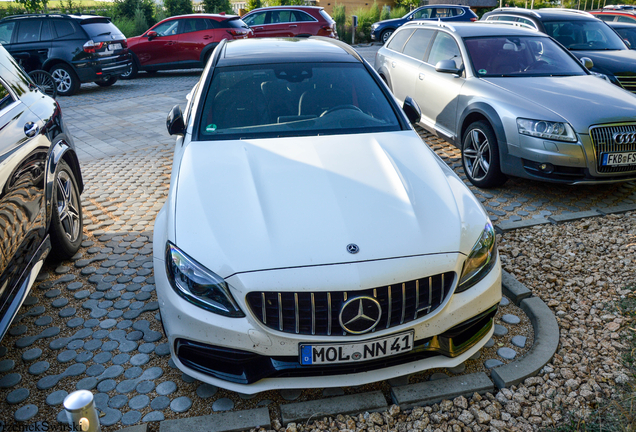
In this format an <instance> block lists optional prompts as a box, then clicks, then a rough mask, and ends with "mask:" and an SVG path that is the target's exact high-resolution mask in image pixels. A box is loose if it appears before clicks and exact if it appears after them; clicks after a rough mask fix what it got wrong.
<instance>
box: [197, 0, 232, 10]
mask: <svg viewBox="0 0 636 432" xmlns="http://www.w3.org/2000/svg"><path fill="white" fill-rule="evenodd" d="M203 8H204V9H205V12H207V13H221V12H226V13H232V6H230V0H203Z"/></svg>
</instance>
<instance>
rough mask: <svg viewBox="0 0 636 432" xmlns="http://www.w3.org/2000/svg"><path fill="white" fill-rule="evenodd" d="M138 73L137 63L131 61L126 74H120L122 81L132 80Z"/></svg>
mask: <svg viewBox="0 0 636 432" xmlns="http://www.w3.org/2000/svg"><path fill="white" fill-rule="evenodd" d="M138 73H139V69H138V68H137V63H135V60H133V61H132V62H131V63H130V67H128V69H127V70H126V72H124V73H123V74H121V77H122V78H123V79H133V78H137V74H138Z"/></svg>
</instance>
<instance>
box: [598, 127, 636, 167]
mask: <svg viewBox="0 0 636 432" xmlns="http://www.w3.org/2000/svg"><path fill="white" fill-rule="evenodd" d="M615 134H620V137H621V139H619V141H621V144H618V143H617V142H616V141H615V140H614V135H615ZM590 138H591V139H592V145H593V146H594V153H595V155H596V170H597V171H598V172H599V173H623V172H630V171H636V165H623V166H602V165H601V163H602V155H603V153H615V152H631V151H636V123H621V124H615V125H604V126H592V127H591V128H590Z"/></svg>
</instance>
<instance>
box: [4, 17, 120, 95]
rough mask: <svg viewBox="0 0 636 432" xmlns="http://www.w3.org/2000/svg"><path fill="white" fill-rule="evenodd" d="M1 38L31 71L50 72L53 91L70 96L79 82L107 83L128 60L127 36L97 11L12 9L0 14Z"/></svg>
mask: <svg viewBox="0 0 636 432" xmlns="http://www.w3.org/2000/svg"><path fill="white" fill-rule="evenodd" d="M0 43H1V44H2V45H3V46H4V47H5V48H6V49H7V51H9V53H11V55H13V57H15V58H16V59H17V60H18V61H19V62H20V63H21V64H22V67H23V68H24V69H25V70H26V71H27V72H30V71H31V70H35V69H43V70H45V71H47V72H49V73H50V74H51V75H53V78H54V79H55V81H56V83H57V93H58V94H59V95H62V96H70V95H72V94H74V93H76V92H77V90H78V89H79V87H80V84H81V83H87V82H95V83H96V84H98V85H100V86H102V87H107V86H111V85H113V84H115V82H116V81H117V78H119V76H120V75H121V74H122V72H125V71H126V70H127V69H128V67H129V66H130V62H131V60H130V55H129V54H128V47H127V44H126V37H125V36H124V35H123V34H122V32H120V31H119V29H118V28H117V27H116V26H115V25H114V24H113V23H111V22H110V19H109V18H106V17H102V16H96V15H40V14H33V15H16V16H10V17H7V18H4V19H2V20H0Z"/></svg>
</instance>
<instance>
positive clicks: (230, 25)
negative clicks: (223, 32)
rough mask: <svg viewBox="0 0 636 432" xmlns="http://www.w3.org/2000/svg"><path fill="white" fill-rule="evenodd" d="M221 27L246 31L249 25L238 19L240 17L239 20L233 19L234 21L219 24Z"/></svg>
mask: <svg viewBox="0 0 636 432" xmlns="http://www.w3.org/2000/svg"><path fill="white" fill-rule="evenodd" d="M219 27H221V28H244V29H247V28H249V27H248V25H247V24H245V23H244V22H243V20H242V19H240V18H238V17H237V18H232V19H229V20H225V21H221V22H220V23H219Z"/></svg>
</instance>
